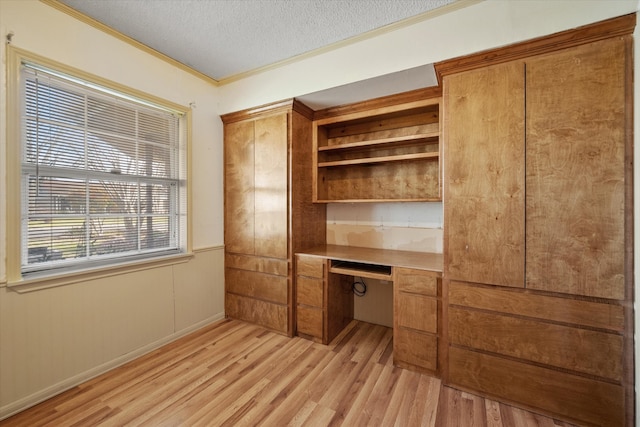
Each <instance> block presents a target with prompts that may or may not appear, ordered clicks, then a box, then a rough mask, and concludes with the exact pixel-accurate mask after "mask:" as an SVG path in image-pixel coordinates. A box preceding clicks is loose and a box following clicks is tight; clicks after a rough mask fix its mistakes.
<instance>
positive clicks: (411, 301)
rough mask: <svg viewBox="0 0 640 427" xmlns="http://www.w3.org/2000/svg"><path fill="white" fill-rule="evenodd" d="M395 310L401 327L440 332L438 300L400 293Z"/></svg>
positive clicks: (397, 294)
mask: <svg viewBox="0 0 640 427" xmlns="http://www.w3.org/2000/svg"><path fill="white" fill-rule="evenodd" d="M395 310H396V312H395V316H396V318H397V322H398V326H399V327H405V328H412V329H417V330H419V331H424V332H431V333H434V334H435V333H437V332H438V300H436V299H435V298H431V297H425V296H422V295H416V294H405V293H402V292H398V293H396V301H395Z"/></svg>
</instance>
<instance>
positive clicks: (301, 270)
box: [296, 254, 353, 344]
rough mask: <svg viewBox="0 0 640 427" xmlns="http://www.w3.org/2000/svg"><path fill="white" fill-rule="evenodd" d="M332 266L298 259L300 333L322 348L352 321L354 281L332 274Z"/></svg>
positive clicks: (307, 257) (307, 258)
mask: <svg viewBox="0 0 640 427" xmlns="http://www.w3.org/2000/svg"><path fill="white" fill-rule="evenodd" d="M330 262H331V261H329V260H328V259H326V258H323V257H317V256H310V255H303V254H297V255H296V329H297V333H298V335H300V336H303V337H307V338H311V339H314V340H316V341H318V342H321V343H323V344H329V343H330V342H331V341H332V340H333V339H334V338H335V337H336V336H337V335H338V334H339V333H340V331H342V329H344V327H345V326H347V325H348V324H349V322H350V321H351V320H352V319H353V293H352V292H351V281H350V280H349V277H348V276H344V275H341V274H332V273H330V272H329V263H330Z"/></svg>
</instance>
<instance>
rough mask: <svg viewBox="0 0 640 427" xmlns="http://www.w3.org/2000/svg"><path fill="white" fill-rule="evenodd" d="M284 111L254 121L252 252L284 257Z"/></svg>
mask: <svg viewBox="0 0 640 427" xmlns="http://www.w3.org/2000/svg"><path fill="white" fill-rule="evenodd" d="M287 117H288V116H287V114H286V113H282V114H278V115H275V116H269V117H265V118H262V119H259V120H256V121H255V192H254V194H255V254H256V255H259V256H264V257H271V258H283V259H284V258H287V254H288V252H287V249H288V247H287V242H288V224H289V222H288V209H287V193H288V192H287V190H288V179H287V177H288V170H287V165H288V161H287V159H288V141H289V139H288V137H287Z"/></svg>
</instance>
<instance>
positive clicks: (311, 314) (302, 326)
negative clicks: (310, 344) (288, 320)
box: [296, 306, 323, 339]
mask: <svg viewBox="0 0 640 427" xmlns="http://www.w3.org/2000/svg"><path fill="white" fill-rule="evenodd" d="M296 321H297V328H298V333H301V334H306V335H311V336H314V337H316V338H320V339H322V331H323V328H322V310H321V309H319V308H313V307H305V306H298V308H297V314H296Z"/></svg>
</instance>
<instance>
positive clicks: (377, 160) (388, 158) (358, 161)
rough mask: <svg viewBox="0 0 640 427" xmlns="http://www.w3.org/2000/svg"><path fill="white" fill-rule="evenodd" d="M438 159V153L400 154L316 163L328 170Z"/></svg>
mask: <svg viewBox="0 0 640 427" xmlns="http://www.w3.org/2000/svg"><path fill="white" fill-rule="evenodd" d="M438 157H440V154H439V153H417V154H401V155H397V156H385V157H370V158H363V159H353V160H337V161H335V162H322V163H318V167H319V168H329V167H335V166H348V165H364V164H367V163H387V162H398V161H402V160H415V159H437V158H438Z"/></svg>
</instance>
